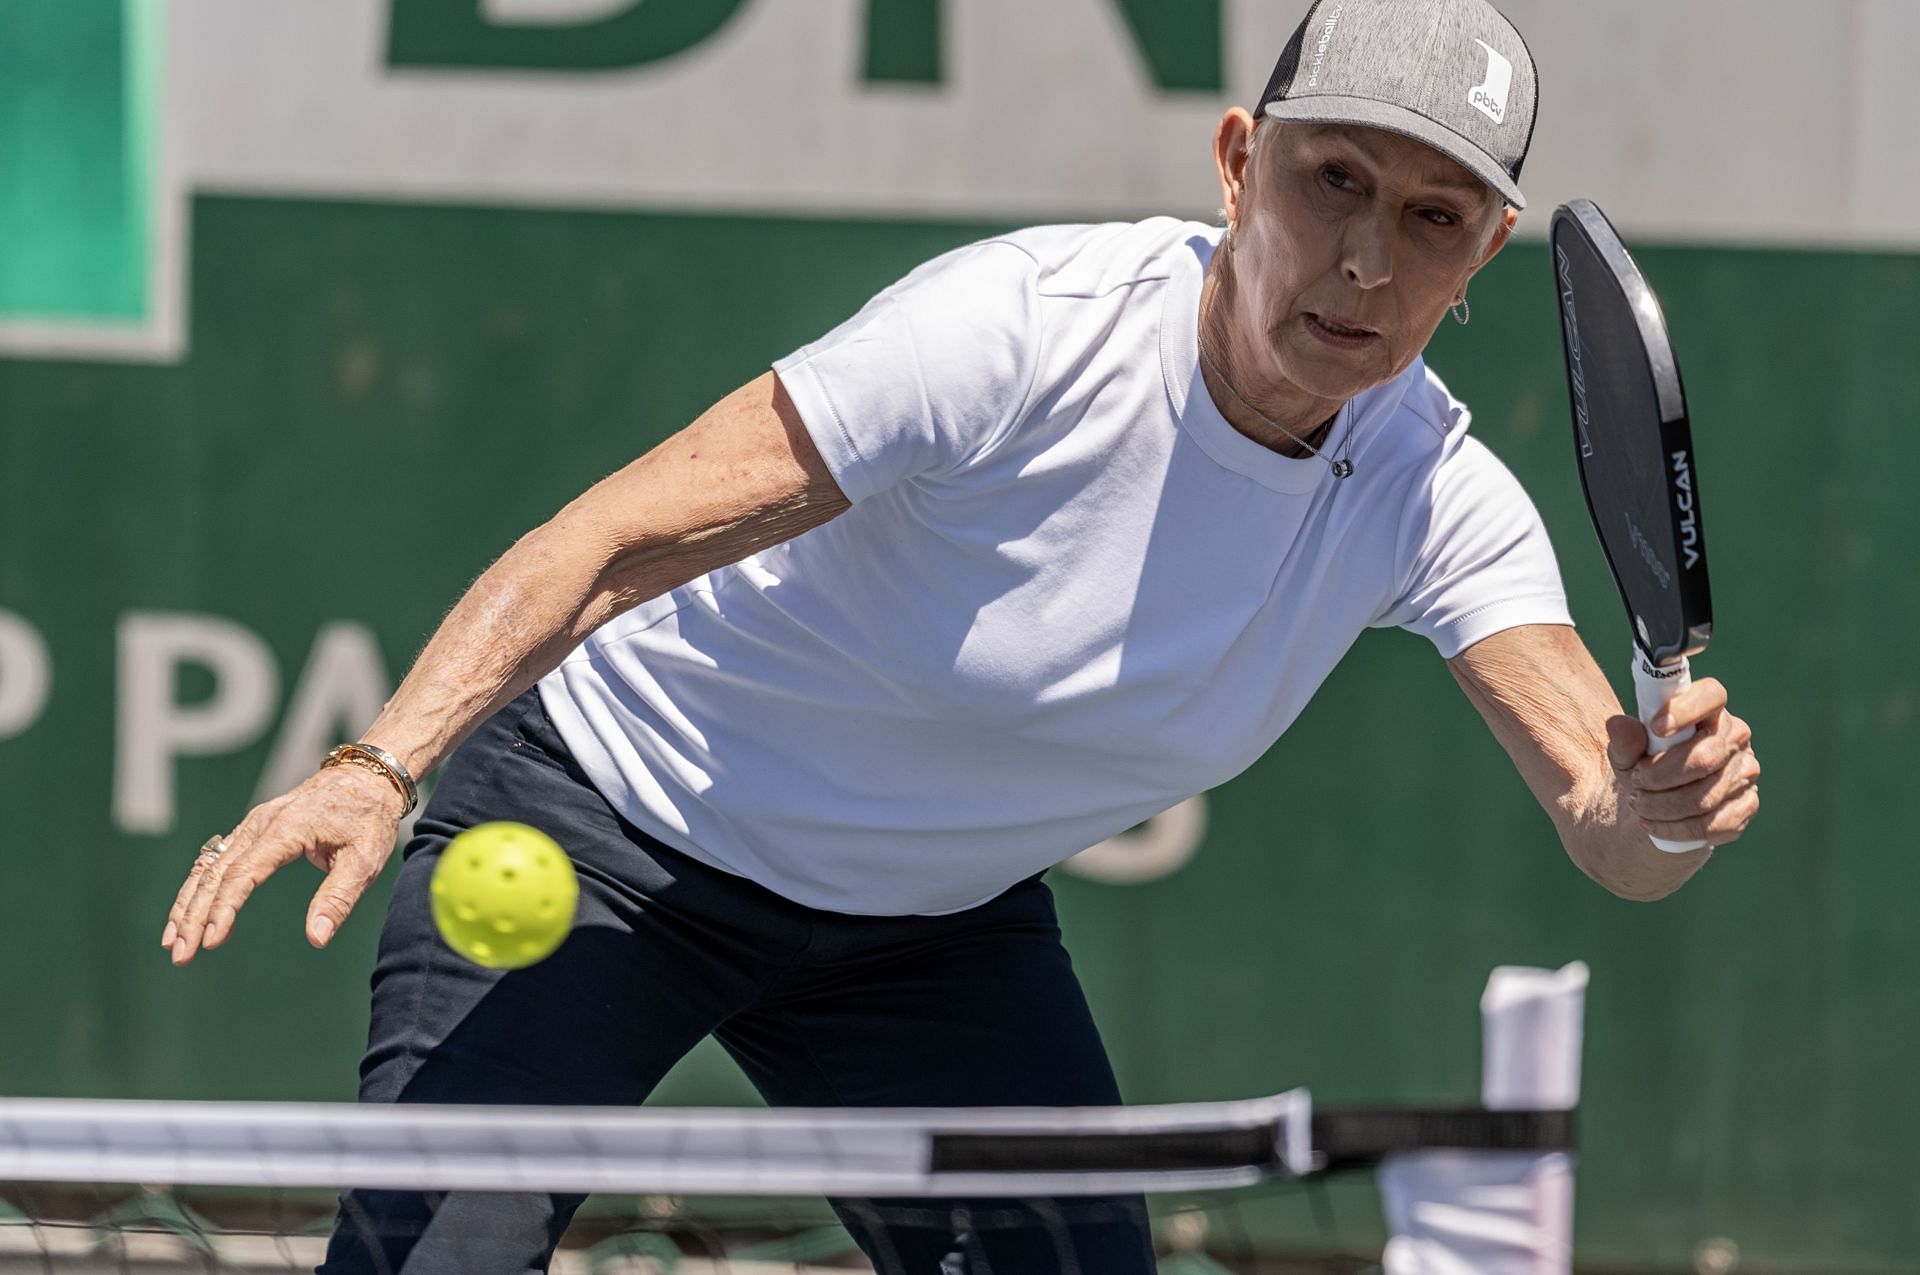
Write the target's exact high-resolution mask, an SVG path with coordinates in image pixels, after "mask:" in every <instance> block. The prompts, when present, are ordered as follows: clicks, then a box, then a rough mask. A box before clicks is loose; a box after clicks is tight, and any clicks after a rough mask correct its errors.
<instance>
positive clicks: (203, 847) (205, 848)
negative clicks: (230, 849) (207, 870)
mask: <svg viewBox="0 0 1920 1275" xmlns="http://www.w3.org/2000/svg"><path fill="white" fill-rule="evenodd" d="M226 852H227V839H226V838H225V837H208V838H207V839H206V840H205V841H203V842H201V843H200V853H199V854H197V855H195V856H194V857H193V861H194V862H195V863H201V864H210V863H212V862H214V861H215V860H216V859H218V858H219V857H220V856H221V855H223V854H225V853H226Z"/></svg>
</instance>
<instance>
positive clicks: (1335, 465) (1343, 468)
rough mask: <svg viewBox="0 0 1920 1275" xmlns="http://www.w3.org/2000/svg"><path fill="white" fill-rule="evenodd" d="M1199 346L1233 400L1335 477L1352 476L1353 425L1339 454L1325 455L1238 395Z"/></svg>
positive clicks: (1203, 348)
mask: <svg viewBox="0 0 1920 1275" xmlns="http://www.w3.org/2000/svg"><path fill="white" fill-rule="evenodd" d="M1199 346H1200V358H1201V360H1202V361H1203V362H1205V363H1206V365H1207V368H1208V370H1210V371H1211V372H1212V373H1213V374H1214V376H1215V377H1216V378H1218V379H1219V381H1220V384H1222V385H1224V386H1226V387H1227V393H1229V394H1231V395H1233V398H1234V401H1235V402H1237V403H1239V404H1240V406H1242V407H1244V408H1246V409H1247V410H1248V411H1249V412H1252V413H1253V414H1254V415H1255V416H1258V417H1259V418H1260V419H1261V420H1263V421H1265V422H1266V423H1267V424H1268V425H1269V426H1271V427H1272V428H1274V429H1277V430H1279V431H1280V432H1281V433H1282V434H1285V435H1286V436H1287V437H1288V438H1291V439H1292V440H1293V441H1294V442H1296V443H1298V444H1300V446H1302V447H1304V448H1306V449H1307V451H1309V452H1310V453H1312V454H1313V455H1315V456H1318V457H1319V458H1320V459H1321V460H1324V461H1326V462H1327V467H1328V468H1329V469H1331V470H1333V476H1334V477H1335V478H1351V477H1353V462H1352V461H1350V460H1348V459H1347V453H1348V452H1350V451H1351V450H1353V426H1352V424H1351V423H1349V424H1348V426H1347V434H1346V439H1345V441H1344V442H1342V443H1341V444H1340V455H1339V456H1338V457H1337V458H1336V457H1333V456H1329V455H1327V454H1326V453H1325V452H1323V451H1321V450H1320V449H1319V448H1318V447H1315V446H1314V445H1313V444H1312V443H1309V442H1308V441H1307V440H1306V439H1304V438H1302V437H1300V435H1298V434H1296V433H1294V432H1293V431H1292V430H1290V429H1288V428H1287V427H1286V426H1285V425H1282V424H1281V423H1280V422H1279V421H1276V420H1274V419H1273V418H1272V417H1270V416H1268V415H1267V414H1266V413H1265V412H1263V411H1261V410H1260V409H1259V408H1257V407H1255V406H1254V405H1253V404H1251V403H1249V402H1247V400H1246V399H1244V398H1242V397H1241V395H1240V391H1239V390H1236V389H1234V388H1233V382H1232V381H1229V380H1228V379H1227V374H1226V373H1225V372H1222V371H1221V370H1220V365H1219V364H1218V363H1215V362H1214V361H1213V355H1211V354H1208V353H1207V343H1206V342H1205V341H1201V342H1199ZM1338 416H1339V413H1338V412H1335V413H1334V414H1333V416H1332V417H1329V418H1328V419H1329V420H1332V419H1335V418H1337V417H1338ZM1321 428H1322V429H1324V428H1326V426H1325V425H1324V424H1323V425H1322V426H1321ZM1313 432H1314V433H1316V434H1318V433H1319V432H1320V430H1317V429H1316V430H1315V431H1313Z"/></svg>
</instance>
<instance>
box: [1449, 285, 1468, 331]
mask: <svg viewBox="0 0 1920 1275" xmlns="http://www.w3.org/2000/svg"><path fill="white" fill-rule="evenodd" d="M1450 309H1451V310H1452V312H1453V321H1454V322H1455V323H1458V324H1459V325H1460V326H1461V327H1463V328H1464V327H1465V326H1467V324H1469V323H1471V322H1472V321H1473V307H1472V306H1470V305H1468V304H1467V294H1466V293H1464V292H1463V293H1461V294H1460V299H1459V300H1458V301H1455V302H1454V303H1453V305H1452V306H1451V307H1450Z"/></svg>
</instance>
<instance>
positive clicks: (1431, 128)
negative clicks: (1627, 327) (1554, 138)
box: [1254, 0, 1540, 208]
mask: <svg viewBox="0 0 1920 1275" xmlns="http://www.w3.org/2000/svg"><path fill="white" fill-rule="evenodd" d="M1539 99H1540V85H1539V80H1538V78H1537V76H1536V75H1535V73H1534V66H1533V55H1532V54H1530V53H1528V52H1527V44H1526V41H1525V40H1522V39H1521V38H1520V32H1519V31H1518V30H1516V29H1515V28H1514V25H1513V24H1512V23H1511V22H1509V21H1507V19H1506V18H1505V17H1504V16H1503V15H1502V14H1501V13H1500V11H1499V10H1498V9H1495V8H1494V7H1493V6H1492V5H1491V4H1488V3H1487V0H1316V3H1315V4H1314V6H1313V7H1312V8H1311V9H1309V10H1307V17H1306V20H1305V21H1304V22H1302V23H1301V24H1300V29H1299V30H1298V31H1295V32H1294V33H1293V39H1291V40H1289V41H1288V42H1287V47H1286V50H1285V52H1283V53H1281V55H1280V64H1279V65H1278V66H1276V67H1275V68H1274V70H1273V78H1272V79H1271V80H1269V81H1268V82H1267V91H1266V92H1265V93H1263V94H1261V95H1260V105H1259V106H1258V107H1256V108H1255V109H1254V115H1255V116H1256V117H1257V116H1259V115H1261V114H1263V113H1264V114H1265V115H1266V116H1268V117H1269V118H1271V119H1276V120H1312V121H1319V122H1322V123H1328V124H1364V125H1367V126H1368V127H1371V128H1381V129H1386V130H1387V131H1389V132H1393V133H1400V134H1402V135H1404V136H1406V137H1411V138H1413V139H1414V140H1415V141H1417V142H1424V143H1425V144H1426V145H1428V146H1431V147H1432V148H1433V149H1435V150H1437V151H1439V152H1440V153H1441V154H1442V155H1445V156H1447V157H1448V158H1450V159H1453V160H1456V161H1458V162H1459V163H1460V164H1461V165H1462V166H1463V167H1465V168H1466V169H1467V171H1469V172H1471V173H1472V174H1473V175H1474V176H1476V177H1478V178H1479V179H1480V180H1481V181H1483V182H1485V183H1486V184H1487V185H1489V186H1491V187H1493V188H1494V189H1495V190H1496V191H1499V192H1500V196H1501V198H1503V199H1505V200H1506V201H1507V202H1508V203H1509V204H1512V205H1513V206H1514V207H1515V208H1525V207H1526V206H1527V200H1526V196H1524V195H1522V194H1521V193H1520V166H1521V164H1523V163H1525V162H1526V158H1527V145H1528V143H1530V142H1531V141H1532V140H1533V120H1534V113H1535V111H1536V109H1537V107H1538V106H1539Z"/></svg>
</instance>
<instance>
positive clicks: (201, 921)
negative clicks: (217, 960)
mask: <svg viewBox="0 0 1920 1275" xmlns="http://www.w3.org/2000/svg"><path fill="white" fill-rule="evenodd" d="M242 828H243V829H244V828H245V825H244V824H243V825H242ZM288 832H289V830H286V829H281V828H279V827H278V825H277V823H268V824H267V825H266V826H265V827H263V828H261V829H260V830H259V831H258V832H257V833H255V834H254V835H252V836H245V837H243V835H242V833H241V832H236V833H235V834H234V836H233V837H232V838H230V839H229V841H228V846H229V849H228V850H227V852H226V853H225V854H223V855H221V856H220V857H219V859H217V860H215V861H214V862H213V863H211V864H208V865H207V867H206V870H205V871H204V872H202V873H201V875H200V879H199V881H198V882H197V883H195V888H194V891H193V894H192V896H191V897H190V898H189V899H188V901H187V905H186V907H185V909H184V910H183V912H182V914H181V917H180V920H179V924H178V932H177V933H176V934H175V936H174V941H173V963H174V964H175V965H185V964H186V963H187V962H188V961H191V960H192V959H193V958H194V955H195V954H196V953H198V952H199V951H200V949H201V948H203V947H215V946H218V945H219V944H220V943H221V942H223V941H224V940H225V939H226V937H227V935H228V934H230V933H232V932H233V922H234V919H235V918H236V917H237V916H238V915H239V912H240V908H241V906H242V905H243V904H245V903H246V901H247V898H248V896H250V895H251V894H252V893H253V892H254V890H255V888H257V887H258V886H259V884H260V883H261V882H262V881H265V880H266V879H267V878H268V877H270V876H272V875H273V874H274V873H275V872H277V871H278V870H279V869H281V868H282V867H284V866H286V865H287V864H289V863H291V862H293V860H295V859H297V858H299V857H300V854H301V850H302V846H301V845H300V843H299V841H298V840H297V839H296V838H295V837H293V836H291V835H288Z"/></svg>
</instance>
